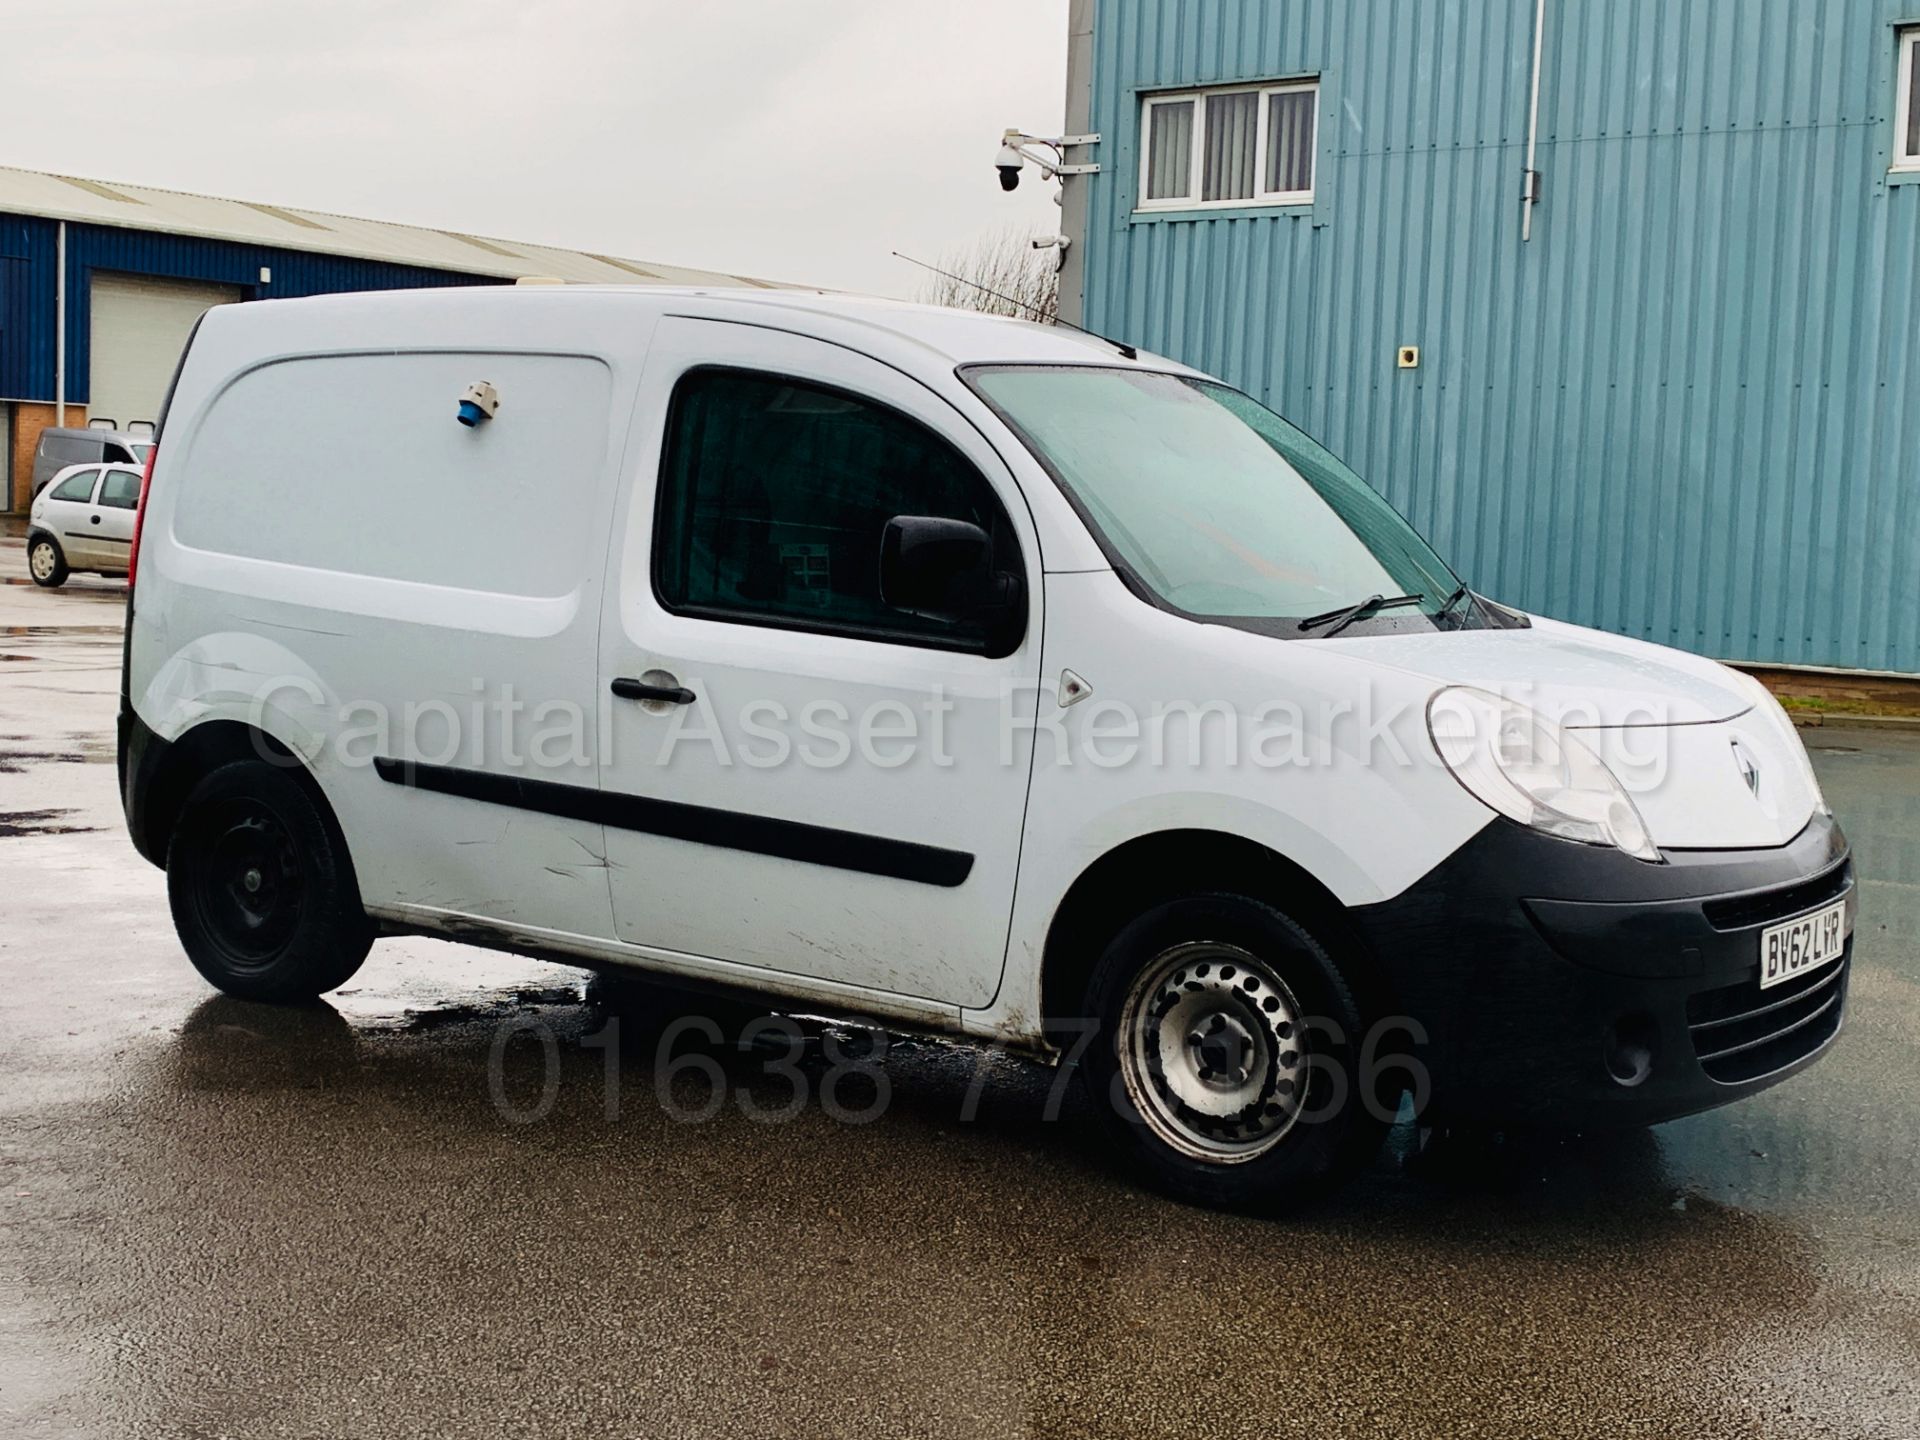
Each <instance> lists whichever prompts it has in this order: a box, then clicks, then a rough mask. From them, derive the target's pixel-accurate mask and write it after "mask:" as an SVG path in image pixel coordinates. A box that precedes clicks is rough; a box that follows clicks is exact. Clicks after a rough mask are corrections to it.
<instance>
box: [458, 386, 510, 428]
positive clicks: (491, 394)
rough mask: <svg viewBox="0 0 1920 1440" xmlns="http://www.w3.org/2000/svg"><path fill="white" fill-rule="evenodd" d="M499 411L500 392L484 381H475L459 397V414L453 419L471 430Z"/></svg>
mask: <svg viewBox="0 0 1920 1440" xmlns="http://www.w3.org/2000/svg"><path fill="white" fill-rule="evenodd" d="M499 409H500V392H499V391H498V390H496V389H494V388H493V386H492V385H490V384H488V383H487V382H486V381H485V380H476V381H474V383H473V384H471V385H469V386H468V387H467V393H466V394H464V395H462V396H461V397H460V413H459V415H458V416H457V417H455V418H457V419H458V420H459V421H460V423H461V424H462V425H465V426H466V427H467V428H468V429H472V428H473V427H474V426H476V425H478V424H479V423H480V422H481V421H483V420H491V419H492V418H493V417H494V414H495V413H496V412H497V411H498V410H499Z"/></svg>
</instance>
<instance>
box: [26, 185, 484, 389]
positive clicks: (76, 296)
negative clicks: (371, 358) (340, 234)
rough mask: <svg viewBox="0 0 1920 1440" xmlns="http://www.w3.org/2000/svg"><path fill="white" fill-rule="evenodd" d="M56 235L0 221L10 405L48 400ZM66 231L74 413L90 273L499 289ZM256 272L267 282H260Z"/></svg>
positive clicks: (366, 264) (402, 268)
mask: <svg viewBox="0 0 1920 1440" xmlns="http://www.w3.org/2000/svg"><path fill="white" fill-rule="evenodd" d="M59 231H60V224H59V222H58V221H54V220H46V219H41V218H38V217H35V216H31V215H5V214H0V396H4V397H6V398H8V399H13V400H44V401H49V402H51V401H52V400H53V399H54V370H55V350H56V347H55V343H54V341H55V330H56V326H55V323H54V317H55V314H56V311H55V292H56V287H57V284H58V276H59V271H60V261H59ZM66 232H67V234H66V255H67V286H66V308H67V353H66V363H67V394H66V398H67V402H68V404H70V405H73V406H76V407H84V406H85V405H86V404H87V400H88V393H89V392H88V376H89V368H88V361H89V358H90V357H89V355H88V343H89V339H90V336H91V332H92V326H91V325H90V324H89V319H90V316H91V312H92V298H93V297H92V281H93V276H94V274H95V272H96V271H107V272H111V273H113V274H116V275H142V276H150V277H154V278H158V279H167V280H183V281H197V282H205V283H209V284H214V285H231V286H234V287H236V288H237V289H238V290H239V291H240V292H241V295H242V297H243V298H245V299H249V300H264V299H268V298H280V299H286V298H290V297H293V296H299V295H328V294H333V293H335V292H338V291H342V290H395V289H407V288H415V287H419V286H427V285H482V284H490V283H500V282H499V281H498V280H496V279H495V278H494V277H491V276H485V275H475V274H471V273H463V272H460V271H453V270H432V269H427V268H426V267H424V266H418V265H401V264H395V263H393V262H391V261H385V260H362V259H353V258H349V257H343V256H336V255H316V254H312V253H305V252H302V251H298V250H285V249H279V248H274V247H269V246H264V245H257V244H244V243H237V242H234V241H230V240H210V239H203V238H200V237H198V236H185V235H168V234H159V233H155V232H152V231H147V230H132V229H122V228H110V227H107V226H97V225H80V224H69V225H68V226H67V227H66ZM263 273H265V274H267V275H268V276H269V277H270V278H269V279H268V280H266V281H262V279H261V276H262V274H263Z"/></svg>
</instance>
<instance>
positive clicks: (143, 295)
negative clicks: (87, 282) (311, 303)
mask: <svg viewBox="0 0 1920 1440" xmlns="http://www.w3.org/2000/svg"><path fill="white" fill-rule="evenodd" d="M92 295H93V303H92V307H91V316H90V318H91V322H92V323H91V327H90V331H89V354H90V359H89V364H88V370H89V377H88V378H89V383H88V386H87V418H88V419H89V420H90V421H94V422H99V421H102V420H111V421H112V422H113V423H114V424H115V425H116V426H118V427H121V428H124V427H126V426H127V425H130V424H135V423H138V422H141V421H147V422H152V421H153V420H155V419H157V418H158V417H159V414H160V405H161V402H162V401H163V400H164V399H165V398H166V394H167V385H168V383H169V382H170V381H171V380H172V379H173V370H174V366H175V364H176V363H177V362H178V361H179V359H180V352H181V351H182V350H183V349H185V348H186V344H187V337H188V336H189V335H191V334H192V333H193V324H194V321H196V320H198V319H199V318H200V317H201V315H203V314H204V313H205V312H206V311H208V310H210V309H212V308H213V307H214V306H215V305H228V304H231V303H233V302H234V301H236V300H239V299H241V298H242V295H241V291H240V288H239V287H238V286H236V285H207V284H201V283H197V282H192V281H184V280H156V279H152V278H150V277H147V276H144V275H106V274H95V275H94V277H93V281H92Z"/></svg>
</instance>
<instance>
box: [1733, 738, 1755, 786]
mask: <svg viewBox="0 0 1920 1440" xmlns="http://www.w3.org/2000/svg"><path fill="white" fill-rule="evenodd" d="M1732 744H1733V763H1734V764H1735V765H1738V766H1739V767H1740V778H1741V779H1742V780H1744V781H1746V782H1747V789H1748V790H1749V791H1751V792H1752V793H1753V798H1754V799H1756V800H1758V799H1759V798H1760V762H1759V761H1758V760H1756V759H1755V758H1754V754H1753V751H1751V750H1749V749H1748V748H1747V742H1746V741H1744V740H1735V741H1733V742H1732Z"/></svg>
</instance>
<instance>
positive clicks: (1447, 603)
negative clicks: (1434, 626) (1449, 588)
mask: <svg viewBox="0 0 1920 1440" xmlns="http://www.w3.org/2000/svg"><path fill="white" fill-rule="evenodd" d="M1472 594H1473V591H1471V590H1469V589H1468V588H1467V587H1466V586H1465V585H1462V586H1461V587H1460V588H1459V589H1458V590H1455V591H1454V592H1453V593H1452V594H1451V595H1449V596H1447V598H1446V599H1445V600H1442V601H1441V602H1440V608H1439V609H1438V610H1436V611H1434V612H1433V618H1434V619H1435V620H1444V619H1446V618H1447V616H1448V615H1450V614H1452V613H1453V607H1454V606H1456V605H1458V604H1459V603H1460V602H1461V601H1462V600H1465V599H1466V598H1467V597H1468V596H1470V595H1472Z"/></svg>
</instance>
